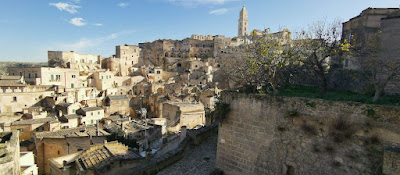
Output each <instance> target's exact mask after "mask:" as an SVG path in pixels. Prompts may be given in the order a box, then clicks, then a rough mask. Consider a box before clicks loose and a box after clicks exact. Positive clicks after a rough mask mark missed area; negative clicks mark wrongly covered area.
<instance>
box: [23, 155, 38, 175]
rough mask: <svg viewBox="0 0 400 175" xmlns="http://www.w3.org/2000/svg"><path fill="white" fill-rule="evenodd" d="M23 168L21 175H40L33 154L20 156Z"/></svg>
mask: <svg viewBox="0 0 400 175" xmlns="http://www.w3.org/2000/svg"><path fill="white" fill-rule="evenodd" d="M19 164H20V166H21V175H38V174H39V172H38V171H39V169H38V167H37V165H36V164H35V155H33V152H21V153H20V156H19Z"/></svg>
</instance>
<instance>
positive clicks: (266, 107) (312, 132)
mask: <svg viewBox="0 0 400 175" xmlns="http://www.w3.org/2000/svg"><path fill="white" fill-rule="evenodd" d="M222 101H224V102H226V103H229V104H230V108H231V111H230V112H229V114H228V117H227V118H226V119H224V120H223V122H222V123H221V124H220V126H219V136H218V151H217V165H216V167H217V168H219V169H221V170H222V171H224V172H225V173H226V174H376V173H378V172H382V167H385V165H384V164H386V163H387V162H384V161H383V152H384V148H386V147H390V146H392V145H393V144H394V143H400V128H399V127H398V126H399V123H400V120H399V117H398V116H400V108H399V107H390V106H377V105H365V104H361V103H353V102H333V101H324V100H319V99H306V98H293V97H292V98H287V97H270V96H262V95H248V94H238V93H233V92H224V93H223V94H222ZM390 171H391V172H396V171H398V170H390Z"/></svg>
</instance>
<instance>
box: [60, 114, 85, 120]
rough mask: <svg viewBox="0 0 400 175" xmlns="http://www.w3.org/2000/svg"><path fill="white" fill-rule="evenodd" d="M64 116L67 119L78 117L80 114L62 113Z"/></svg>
mask: <svg viewBox="0 0 400 175" xmlns="http://www.w3.org/2000/svg"><path fill="white" fill-rule="evenodd" d="M64 117H65V118H67V119H74V118H79V117H82V116H81V115H78V114H70V115H64Z"/></svg>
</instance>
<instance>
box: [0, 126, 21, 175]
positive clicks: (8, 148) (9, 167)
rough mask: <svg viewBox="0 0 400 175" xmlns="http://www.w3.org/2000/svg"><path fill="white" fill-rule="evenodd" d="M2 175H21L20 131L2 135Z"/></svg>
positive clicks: (0, 159)
mask: <svg viewBox="0 0 400 175" xmlns="http://www.w3.org/2000/svg"><path fill="white" fill-rule="evenodd" d="M0 153H1V156H0V175H20V174H21V167H20V162H19V157H20V152H19V139H18V131H13V132H1V133H0Z"/></svg>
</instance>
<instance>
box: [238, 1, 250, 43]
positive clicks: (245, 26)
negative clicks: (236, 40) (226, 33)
mask: <svg viewBox="0 0 400 175" xmlns="http://www.w3.org/2000/svg"><path fill="white" fill-rule="evenodd" d="M248 34H249V19H248V16H247V10H246V7H245V6H244V5H243V8H242V10H241V11H240V17H239V30H238V36H239V37H241V36H246V35H248Z"/></svg>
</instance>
